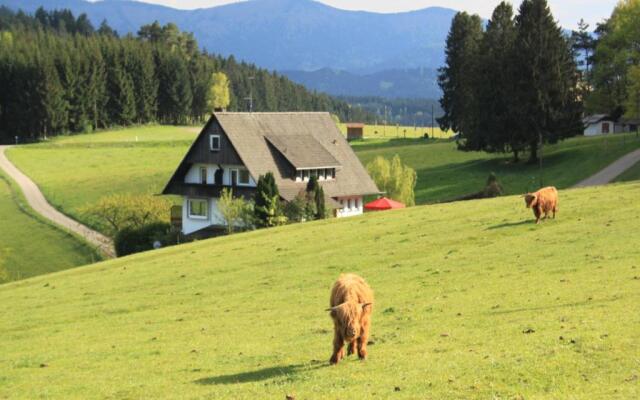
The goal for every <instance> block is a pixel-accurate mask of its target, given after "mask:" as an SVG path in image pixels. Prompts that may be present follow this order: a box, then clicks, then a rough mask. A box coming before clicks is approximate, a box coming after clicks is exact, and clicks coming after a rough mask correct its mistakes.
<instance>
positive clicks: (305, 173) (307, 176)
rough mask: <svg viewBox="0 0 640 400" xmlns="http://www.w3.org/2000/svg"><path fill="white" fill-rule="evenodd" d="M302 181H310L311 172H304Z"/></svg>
mask: <svg viewBox="0 0 640 400" xmlns="http://www.w3.org/2000/svg"><path fill="white" fill-rule="evenodd" d="M302 179H303V180H305V181H306V180H308V179H309V170H304V171H302Z"/></svg>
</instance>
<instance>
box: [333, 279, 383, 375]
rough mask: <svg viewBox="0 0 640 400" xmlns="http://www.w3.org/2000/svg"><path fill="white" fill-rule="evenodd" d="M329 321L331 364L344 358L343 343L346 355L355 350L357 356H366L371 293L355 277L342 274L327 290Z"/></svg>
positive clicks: (367, 287)
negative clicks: (346, 349) (331, 325)
mask: <svg viewBox="0 0 640 400" xmlns="http://www.w3.org/2000/svg"><path fill="white" fill-rule="evenodd" d="M330 304H331V308H329V309H327V311H331V318H332V319H333V325H334V330H335V332H334V337H333V355H332V356H331V360H330V362H331V364H337V363H338V362H339V361H340V360H341V359H342V358H344V342H347V343H349V351H348V355H351V354H353V353H355V351H356V348H357V350H358V357H360V358H361V359H365V358H366V357H367V341H368V340H369V328H370V327H371V313H372V311H373V291H372V290H371V288H370V287H369V285H367V283H366V282H365V281H364V279H362V278H361V277H359V276H358V275H355V274H343V275H340V278H338V280H337V281H336V283H335V284H334V285H333V289H331V300H330ZM356 346H357V347H356Z"/></svg>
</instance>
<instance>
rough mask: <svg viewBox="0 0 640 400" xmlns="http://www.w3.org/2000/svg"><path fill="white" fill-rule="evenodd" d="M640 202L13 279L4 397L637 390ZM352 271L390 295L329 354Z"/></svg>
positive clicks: (601, 195)
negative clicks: (336, 305)
mask: <svg viewBox="0 0 640 400" xmlns="http://www.w3.org/2000/svg"><path fill="white" fill-rule="evenodd" d="M639 197H640V184H638V183H636V184H625V185H614V186H610V187H606V188H597V189H581V190H571V191H562V192H561V200H560V214H559V216H558V219H557V220H550V221H545V222H544V223H542V224H541V225H538V226H536V225H534V224H533V221H532V215H531V214H530V212H529V210H526V209H525V208H524V204H523V202H522V200H521V199H520V198H519V197H517V196H513V197H504V198H499V199H493V200H485V201H472V202H464V203H456V204H444V205H434V206H428V207H415V208H411V209H406V210H398V211H394V212H387V213H379V214H369V215H365V216H363V217H356V218H350V219H345V220H328V221H321V222H317V223H308V224H298V225H291V226H287V227H283V228H277V229H271V230H268V231H256V232H251V233H247V234H239V235H235V236H230V237H224V238H219V239H213V240H208V241H201V242H196V243H193V244H188V245H183V246H178V247H173V248H168V249H164V250H159V251H154V252H150V253H145V254H140V255H137V256H133V257H127V258H123V259H118V260H113V261H108V262H104V263H100V264H97V265H94V266H90V267H86V268H81V269H75V270H70V271H65V272H62V273H56V274H52V275H48V276H43V277H37V278H34V279H30V280H26V281H21V282H15V283H10V284H7V285H3V286H0V304H3V306H4V307H5V309H7V310H10V312H4V313H0V331H1V332H2V335H0V360H1V363H2V368H1V369H0V398H25V399H26V398H50V399H71V398H79V399H80V398H112V399H124V398H185V399H186V398H203V399H284V398H285V395H288V394H291V395H295V397H296V398H297V399H316V398H318V399H320V398H322V399H324V398H331V399H335V398H341V399H346V398H354V399H355V398H357V399H367V398H383V399H386V398H394V399H416V398H429V399H530V398H535V399H604V398H606V399H634V398H638V397H639V396H640V385H639V378H638V377H639V376H640V364H639V361H638V355H639V354H640V330H639V329H638V326H639V324H640V262H639V260H640V248H638V246H637V243H639V242H640V230H638V229H637V227H638V226H639V225H640V208H639V207H638V201H637V199H638V198H639ZM612 202H613V203H615V207H603V205H606V204H611V203H612ZM320 238H321V240H319V239H320ZM338 249H339V250H338ZM341 272H356V273H359V274H361V275H363V276H364V277H365V278H366V279H367V280H368V281H369V283H370V284H371V286H372V287H373V289H374V290H375V294H376V303H375V307H374V316H373V327H372V340H373V342H374V343H373V344H372V345H371V346H370V347H369V352H370V358H369V359H368V360H367V361H366V362H359V361H357V360H354V359H353V358H351V359H349V360H347V361H346V362H343V363H341V364H339V365H338V366H335V367H331V366H329V365H328V358H329V356H330V354H331V337H332V332H331V330H332V326H331V321H330V319H329V317H328V315H327V313H326V312H324V309H325V308H326V307H327V306H328V297H329V290H330V287H331V285H332V283H333V281H334V280H335V279H336V278H337V276H338V275H339V274H340V273H341Z"/></svg>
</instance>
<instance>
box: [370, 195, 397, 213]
mask: <svg viewBox="0 0 640 400" xmlns="http://www.w3.org/2000/svg"><path fill="white" fill-rule="evenodd" d="M405 207H406V206H405V205H404V204H402V203H399V202H397V201H394V200H391V199H387V198H386V197H382V198H380V199H378V200H374V201H372V202H371V203H367V204H365V206H364V208H365V210H369V211H384V210H393V209H396V208H405Z"/></svg>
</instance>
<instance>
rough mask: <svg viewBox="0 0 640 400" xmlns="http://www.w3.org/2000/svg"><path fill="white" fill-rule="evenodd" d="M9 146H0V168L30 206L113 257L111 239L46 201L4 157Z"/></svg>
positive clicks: (31, 182)
mask: <svg viewBox="0 0 640 400" xmlns="http://www.w3.org/2000/svg"><path fill="white" fill-rule="evenodd" d="M9 147H10V146H0V169H2V170H4V172H5V173H6V174H7V175H9V177H11V179H13V180H14V181H15V182H16V183H17V184H18V186H20V189H22V192H23V193H24V196H25V197H26V199H27V202H28V203H29V205H30V206H31V208H33V209H34V210H35V212H37V213H38V214H40V215H42V216H43V217H45V218H46V219H48V220H50V221H51V222H53V223H54V224H56V225H58V226H61V227H63V228H65V229H68V230H70V231H72V232H74V233H76V234H78V235H80V236H82V237H83V238H85V240H87V241H88V242H89V243H91V244H92V245H94V246H96V247H98V248H99V249H100V251H101V252H102V253H104V254H105V255H107V256H108V257H115V251H114V248H113V241H112V240H111V239H109V238H108V237H106V236H104V235H103V234H101V233H99V232H96V231H94V230H92V229H89V228H88V227H86V226H84V225H82V224H81V223H79V222H78V221H76V220H74V219H71V218H69V217H67V216H66V215H64V214H62V213H61V212H60V211H58V210H56V209H55V208H53V206H51V204H49V202H47V200H46V199H45V198H44V195H43V194H42V192H41V191H40V189H38V186H37V185H36V184H35V183H34V182H33V181H32V180H31V179H29V177H28V176H26V175H25V174H23V173H22V172H20V171H19V170H18V169H17V168H16V167H15V166H14V165H13V164H12V163H11V161H9V159H8V158H7V157H6V155H5V154H4V152H5V150H6V149H7V148H9Z"/></svg>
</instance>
